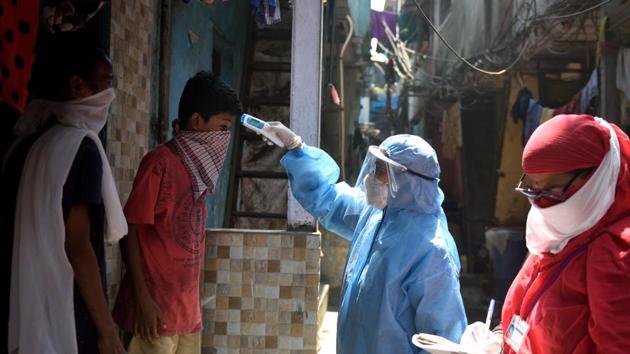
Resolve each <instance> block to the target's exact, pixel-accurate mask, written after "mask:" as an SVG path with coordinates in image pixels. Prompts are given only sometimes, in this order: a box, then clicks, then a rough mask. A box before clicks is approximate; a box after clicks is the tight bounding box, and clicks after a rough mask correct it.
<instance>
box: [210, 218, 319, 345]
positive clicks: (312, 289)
mask: <svg viewBox="0 0 630 354" xmlns="http://www.w3.org/2000/svg"><path fill="white" fill-rule="evenodd" d="M320 239H321V236H320V235H319V234H311V233H293V232H277V231H260V230H256V231H251V230H235V229H231V230H211V231H208V233H207V237H206V247H207V248H206V261H205V269H204V278H205V280H204V282H203V292H202V293H203V300H202V303H204V305H203V322H204V332H203V354H211V353H212V354H214V353H217V354H221V353H230V354H231V353H252V352H253V353H279V354H283V353H287V354H288V353H313V354H315V353H316V352H317V350H316V349H317V309H318V296H319V267H320Z"/></svg>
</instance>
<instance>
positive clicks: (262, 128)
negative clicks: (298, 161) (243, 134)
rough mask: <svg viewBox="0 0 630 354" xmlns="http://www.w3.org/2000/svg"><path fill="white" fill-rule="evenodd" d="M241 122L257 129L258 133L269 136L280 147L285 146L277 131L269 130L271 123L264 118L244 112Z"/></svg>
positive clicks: (252, 128) (254, 129)
mask: <svg viewBox="0 0 630 354" xmlns="http://www.w3.org/2000/svg"><path fill="white" fill-rule="evenodd" d="M241 124H243V125H244V126H246V127H247V128H249V129H251V130H253V131H255V132H256V133H258V134H261V135H262V136H264V137H265V138H267V139H268V140H269V141H271V142H272V143H274V144H276V145H278V146H279V147H284V144H283V143H282V141H281V140H280V139H278V136H277V135H276V134H275V133H273V132H271V131H269V129H267V128H268V127H269V124H268V123H267V122H265V121H264V120H261V119H258V118H256V117H252V116H250V115H249V114H246V113H243V115H242V116H241Z"/></svg>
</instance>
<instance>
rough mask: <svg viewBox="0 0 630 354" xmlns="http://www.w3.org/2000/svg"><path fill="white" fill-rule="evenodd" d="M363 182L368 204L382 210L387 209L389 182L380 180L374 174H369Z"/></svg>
mask: <svg viewBox="0 0 630 354" xmlns="http://www.w3.org/2000/svg"><path fill="white" fill-rule="evenodd" d="M363 182H364V185H365V195H366V198H367V202H368V204H370V205H371V206H373V207H375V208H377V209H380V210H383V209H385V207H386V206H387V196H388V194H389V189H388V187H387V184H385V183H383V182H381V181H379V180H378V179H377V178H375V177H374V175H372V174H369V175H367V176H366V177H365V180H364V181H363Z"/></svg>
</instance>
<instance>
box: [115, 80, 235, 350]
mask: <svg viewBox="0 0 630 354" xmlns="http://www.w3.org/2000/svg"><path fill="white" fill-rule="evenodd" d="M241 110H242V109H241V104H240V102H239V100H238V97H237V95H236V93H235V92H234V91H233V90H232V89H231V88H230V87H229V86H228V85H227V84H225V83H224V82H223V81H221V79H219V78H218V77H216V76H214V75H213V74H210V73H208V72H199V73H198V74H196V75H195V76H194V77H192V78H191V79H190V80H188V82H187V83H186V87H184V91H183V93H182V96H181V98H180V101H179V122H180V130H179V131H178V132H177V133H176V134H175V137H174V138H173V139H172V140H170V141H169V142H167V143H166V144H163V145H160V146H158V147H157V148H155V150H153V151H151V152H150V153H148V154H147V155H146V156H145V157H144V159H143V160H142V162H141V163H140V168H139V169H138V174H137V175H136V179H135V181H134V184H133V189H132V191H131V194H130V196H129V200H128V201H127V205H126V206H125V215H126V217H127V222H128V223H129V234H128V235H127V236H126V237H125V238H123V240H121V242H120V248H121V251H122V255H123V260H124V262H125V266H126V269H127V272H126V273H125V275H124V277H123V280H122V283H121V286H120V291H119V293H118V298H117V299H116V305H115V308H114V318H115V319H116V322H117V323H118V324H119V325H120V326H121V327H122V328H123V329H124V330H126V331H128V332H131V333H133V334H134V336H133V338H132V340H131V343H130V344H129V348H128V351H129V354H136V353H153V354H163V353H165V354H166V353H169V354H176V353H177V354H189V353H191V354H192V353H195V354H198V353H201V334H200V331H201V328H202V324H201V306H200V301H199V279H200V278H199V276H200V270H201V265H202V264H203V259H204V243H205V242H204V236H205V232H204V231H205V227H204V226H205V220H206V217H207V209H206V204H205V197H206V195H208V194H210V193H213V191H214V188H215V186H216V183H217V180H218V178H219V174H220V172H221V168H222V166H223V161H224V159H225V155H226V154H227V149H228V145H229V143H230V127H231V126H232V124H233V123H234V121H235V120H236V118H237V116H239V115H240V113H241Z"/></svg>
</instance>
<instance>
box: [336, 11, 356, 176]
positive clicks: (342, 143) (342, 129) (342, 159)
mask: <svg viewBox="0 0 630 354" xmlns="http://www.w3.org/2000/svg"><path fill="white" fill-rule="evenodd" d="M346 20H347V21H348V26H349V28H348V36H347V37H346V40H345V41H344V42H343V45H342V46H341V52H340V53H339V96H340V97H339V164H340V165H341V179H342V180H343V181H345V180H346V149H345V147H346V122H345V119H344V112H343V111H344V109H345V102H344V100H345V98H346V94H345V92H344V90H343V53H344V52H345V51H346V47H347V46H348V43H349V42H350V38H352V32H354V24H353V23H352V18H351V17H350V15H346Z"/></svg>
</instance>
